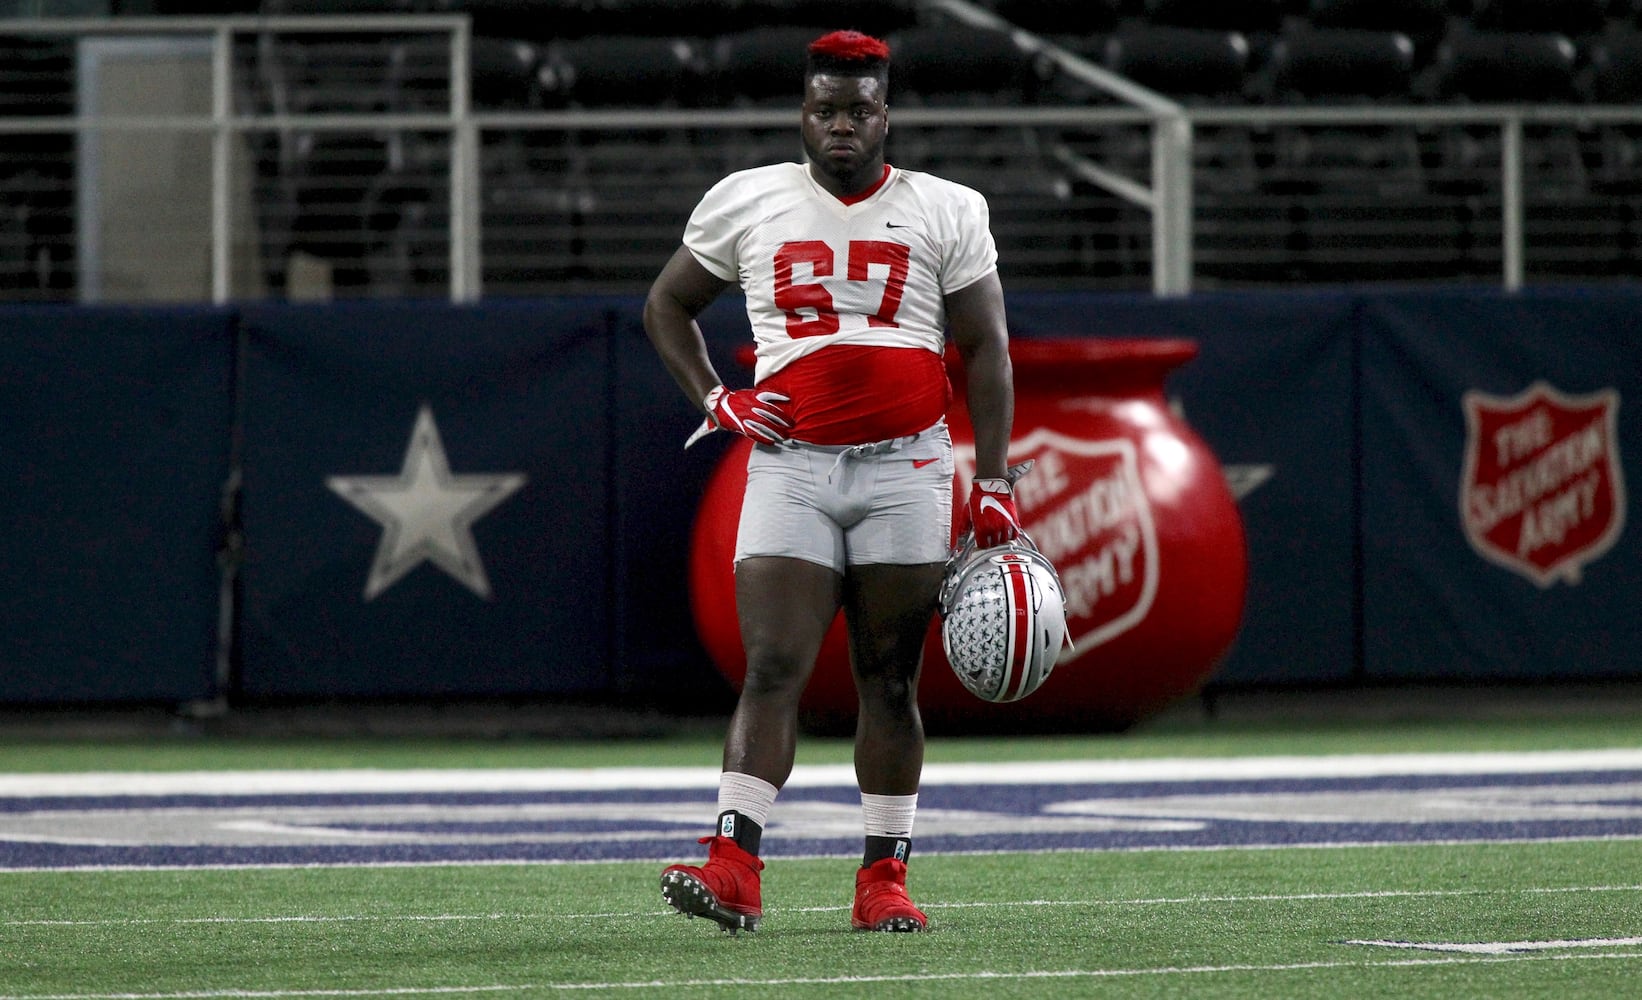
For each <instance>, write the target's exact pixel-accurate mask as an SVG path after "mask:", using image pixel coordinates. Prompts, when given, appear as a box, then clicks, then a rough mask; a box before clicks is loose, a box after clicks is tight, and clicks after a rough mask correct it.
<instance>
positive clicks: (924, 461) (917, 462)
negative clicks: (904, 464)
mask: <svg viewBox="0 0 1642 1000" xmlns="http://www.w3.org/2000/svg"><path fill="white" fill-rule="evenodd" d="M939 461H940V459H938V458H915V459H913V460H912V467H913V468H914V469H921V468H923V467H924V466H926V465H928V464H929V463H931V462H939Z"/></svg>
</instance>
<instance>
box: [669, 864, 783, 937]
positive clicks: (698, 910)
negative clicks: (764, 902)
mask: <svg viewBox="0 0 1642 1000" xmlns="http://www.w3.org/2000/svg"><path fill="white" fill-rule="evenodd" d="M661 898H662V899H663V900H664V901H666V903H667V905H668V906H671V907H672V908H673V909H675V910H677V911H678V912H680V913H682V914H684V915H685V916H686V917H690V918H692V919H694V918H695V917H706V918H707V919H708V920H711V921H713V922H715V923H717V924H718V925H719V926H720V927H721V928H723V929H724V930H725V931H727V932H728V933H729V934H731V935H732V936H733V935H735V934H736V932H737V931H748V932H752V931H756V930H758V922H759V920H760V919H761V918H760V917H759V916H757V915H755V914H751V913H742V912H740V911H738V910H732V909H730V908H729V907H727V906H725V905H724V904H722V903H720V902H719V901H718V897H717V896H715V895H713V891H712V890H711V889H709V888H707V887H706V886H705V885H703V884H702V883H701V880H700V879H697V878H695V877H694V876H691V875H689V874H686V873H685V872H677V871H674V872H664V873H663V874H662V876H661Z"/></svg>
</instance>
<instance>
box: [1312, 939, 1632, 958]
mask: <svg viewBox="0 0 1642 1000" xmlns="http://www.w3.org/2000/svg"><path fill="white" fill-rule="evenodd" d="M1341 943H1342V944H1360V945H1367V946H1369V947H1373V948H1411V949H1414V950H1416V951H1450V952H1460V953H1462V954H1466V955H1517V954H1521V953H1523V952H1529V951H1565V950H1567V949H1569V948H1625V947H1630V946H1632V945H1639V944H1642V937H1622V938H1574V939H1572V940H1565V941H1344V942H1341Z"/></svg>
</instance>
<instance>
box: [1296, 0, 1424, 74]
mask: <svg viewBox="0 0 1642 1000" xmlns="http://www.w3.org/2000/svg"><path fill="white" fill-rule="evenodd" d="M1304 23H1306V24H1309V25H1310V26H1312V27H1314V28H1330V29H1339V28H1354V29H1357V30H1359V31H1392V32H1396V33H1398V34H1401V35H1405V36H1407V38H1408V40H1409V41H1410V42H1412V43H1413V45H1414V61H1415V65H1416V67H1423V66H1424V65H1425V64H1426V63H1427V62H1428V61H1429V59H1430V57H1431V53H1432V51H1433V50H1434V49H1435V48H1436V45H1437V42H1438V41H1440V40H1441V38H1442V36H1443V33H1444V32H1445V31H1446V30H1447V29H1448V23H1449V3H1448V0H1310V2H1309V5H1308V6H1307V9H1306V12H1305V16H1304Z"/></svg>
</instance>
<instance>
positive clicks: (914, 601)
mask: <svg viewBox="0 0 1642 1000" xmlns="http://www.w3.org/2000/svg"><path fill="white" fill-rule="evenodd" d="M944 568H945V564H944V563H939V562H935V563H921V564H894V563H879V564H871V565H865V566H851V567H850V570H849V573H848V574H847V576H846V577H845V581H844V611H845V616H846V618H847V619H848V622H849V633H850V649H851V653H852V655H851V664H852V666H853V668H854V670H855V673H856V675H857V677H858V678H871V677H875V676H878V675H890V676H895V677H901V678H910V677H912V676H914V675H916V673H917V670H918V665H919V662H920V660H921V658H922V656H923V648H924V642H925V639H926V638H927V637H928V634H929V625H930V622H931V621H932V620H933V619H934V616H935V606H936V594H937V592H938V591H939V589H940V585H941V573H942V571H943V570H944Z"/></svg>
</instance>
